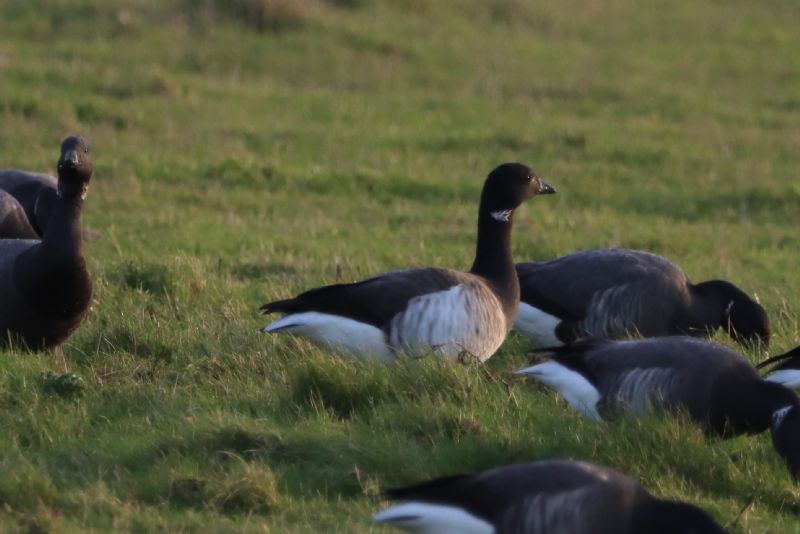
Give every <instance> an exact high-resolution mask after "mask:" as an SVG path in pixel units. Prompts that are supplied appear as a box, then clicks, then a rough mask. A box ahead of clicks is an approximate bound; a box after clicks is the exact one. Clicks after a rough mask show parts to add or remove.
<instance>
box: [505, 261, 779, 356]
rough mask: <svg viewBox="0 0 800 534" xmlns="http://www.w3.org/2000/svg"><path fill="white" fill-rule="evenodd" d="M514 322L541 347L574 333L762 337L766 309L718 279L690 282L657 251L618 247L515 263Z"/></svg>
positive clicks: (758, 339)
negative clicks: (719, 331) (517, 290)
mask: <svg viewBox="0 0 800 534" xmlns="http://www.w3.org/2000/svg"><path fill="white" fill-rule="evenodd" d="M517 273H518V274H519V280H520V290H521V293H520V301H521V302H520V308H519V313H518V314H517V320H516V322H515V323H514V329H515V330H517V331H518V332H520V333H522V334H524V335H525V336H527V337H529V338H532V339H533V340H535V341H536V342H538V343H539V344H540V345H542V346H554V345H559V344H561V343H569V342H571V341H574V340H575V339H578V338H581V337H608V338H624V337H629V336H632V335H634V336H640V337H656V336H669V335H693V336H703V335H710V334H711V333H712V332H713V331H714V330H716V329H717V328H718V327H720V326H721V327H723V328H725V329H726V330H727V331H728V333H729V334H730V336H731V337H732V338H733V339H735V340H736V341H738V342H740V343H744V344H753V343H756V342H761V343H763V344H765V345H766V344H768V343H769V338H770V325H769V318H768V317H767V313H766V311H764V308H762V307H761V305H759V304H758V303H757V302H755V301H754V300H753V299H751V298H750V297H749V296H748V295H747V294H746V293H744V292H743V291H742V290H740V289H739V288H737V287H736V286H734V285H733V284H731V283H730V282H726V281H724V280H710V281H708V282H702V283H700V284H692V283H691V282H690V281H689V278H688V277H687V276H686V273H684V272H683V270H682V269H681V268H680V267H678V266H677V265H675V264H674V263H672V262H671V261H669V260H667V259H666V258H662V257H661V256H656V255H655V254H650V253H649V252H642V251H639V250H629V249H621V248H603V249H596V250H586V251H581V252H574V253H572V254H568V255H566V256H562V257H560V258H556V259H554V260H550V261H545V262H538V263H519V264H517Z"/></svg>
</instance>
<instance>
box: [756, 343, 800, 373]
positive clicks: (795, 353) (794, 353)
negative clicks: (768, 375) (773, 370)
mask: <svg viewBox="0 0 800 534" xmlns="http://www.w3.org/2000/svg"><path fill="white" fill-rule="evenodd" d="M794 358H800V346H797V347H795V348H793V349H792V350H790V351H789V352H784V353H783V354H779V355H777V356H773V357H771V358H767V359H766V360H764V361H763V362H759V363H758V364H757V365H756V369H762V368H764V367H766V366H767V365H770V364H773V363H779V362H783V361H786V360H790V359H794Z"/></svg>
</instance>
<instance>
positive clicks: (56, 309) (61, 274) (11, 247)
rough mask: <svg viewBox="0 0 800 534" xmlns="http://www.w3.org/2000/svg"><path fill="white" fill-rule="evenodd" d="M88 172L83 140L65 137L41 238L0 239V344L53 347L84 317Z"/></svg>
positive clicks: (88, 295)
mask: <svg viewBox="0 0 800 534" xmlns="http://www.w3.org/2000/svg"><path fill="white" fill-rule="evenodd" d="M92 170H93V167H92V160H91V157H90V155H89V147H88V145H87V143H86V141H85V140H84V139H83V138H82V137H79V136H73V137H68V138H67V139H65V140H64V142H63V143H62V144H61V157H60V158H59V160H58V192H57V196H56V197H55V199H53V204H52V211H51V214H50V217H49V220H48V224H47V230H46V231H45V233H44V237H43V238H42V239H41V240H34V239H0V345H7V344H8V343H9V342H11V343H12V344H14V345H15V346H16V345H17V344H21V345H22V346H23V347H25V348H30V349H50V348H53V347H55V346H57V345H58V344H60V343H62V342H63V341H64V340H65V339H67V338H68V337H69V335H70V334H71V333H72V332H73V331H74V330H75V328H77V326H78V324H80V322H81V320H82V319H83V317H84V315H85V314H86V311H87V310H88V308H89V304H90V301H91V296H92V284H91V280H90V279H89V273H88V272H87V270H86V261H85V259H84V256H83V241H82V236H81V229H80V215H81V208H82V206H83V199H84V197H85V196H86V191H87V189H88V187H89V181H90V179H91V176H92Z"/></svg>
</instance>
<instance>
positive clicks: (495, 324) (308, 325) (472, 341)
mask: <svg viewBox="0 0 800 534" xmlns="http://www.w3.org/2000/svg"><path fill="white" fill-rule="evenodd" d="M548 193H555V190H554V189H553V188H552V187H550V186H549V185H548V184H546V183H545V182H544V181H542V180H541V179H540V178H539V177H538V176H537V175H536V174H535V173H534V171H533V170H531V169H530V168H529V167H527V166H525V165H522V164H520V163H505V164H503V165H500V166H499V167H497V168H496V169H494V170H493V171H492V172H491V173H489V176H488V177H487V178H486V183H485V184H484V186H483V192H482V194H481V202H480V208H479V210H478V243H477V251H476V254H475V261H474V263H473V264H472V269H471V270H470V271H469V272H461V271H455V270H451V269H437V268H425V269H410V270H403V271H393V272H388V273H384V274H381V275H378V276H375V277H373V278H369V279H367V280H363V281H361V282H355V283H352V284H335V285H330V286H325V287H320V288H317V289H312V290H310V291H306V292H305V293H302V294H300V295H298V296H297V297H295V298H292V299H287V300H279V301H275V302H270V303H269V304H265V305H264V306H262V307H261V310H262V311H263V312H264V313H275V312H280V313H284V314H286V315H285V316H284V317H283V318H281V319H279V320H277V321H275V322H273V323H271V324H269V325H267V326H265V327H264V328H263V330H262V331H263V332H286V333H289V334H294V335H297V336H302V337H305V338H308V339H309V340H311V341H312V342H314V343H316V344H318V345H320V346H322V347H324V348H328V349H331V350H335V351H341V352H343V353H346V354H348V355H351V356H355V357H358V358H364V357H370V356H372V357H377V358H379V359H381V360H384V361H388V360H391V359H393V358H394V357H395V355H396V353H397V352H404V353H408V354H415V353H420V352H424V351H426V350H433V351H434V352H436V353H438V354H440V355H442V356H447V357H470V358H475V359H477V360H480V361H484V360H486V359H488V358H489V357H490V356H491V355H492V354H494V352H495V351H496V350H497V348H498V347H499V346H500V344H501V343H502V342H503V340H504V339H505V337H506V335H507V334H508V332H509V330H510V329H511V326H512V325H513V324H514V316H515V315H516V313H517V307H518V306H519V282H518V280H517V275H516V272H515V271H514V262H513V259H512V257H511V226H512V221H513V215H514V210H515V209H516V208H517V207H518V206H519V205H520V204H522V203H523V202H524V201H525V200H527V199H529V198H531V197H533V196H535V195H539V194H548Z"/></svg>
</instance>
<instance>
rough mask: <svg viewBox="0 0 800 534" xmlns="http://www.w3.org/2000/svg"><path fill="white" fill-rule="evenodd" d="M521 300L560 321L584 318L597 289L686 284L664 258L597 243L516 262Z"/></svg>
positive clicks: (672, 265)
mask: <svg viewBox="0 0 800 534" xmlns="http://www.w3.org/2000/svg"><path fill="white" fill-rule="evenodd" d="M517 274H518V275H519V282H520V291H521V300H522V301H523V302H526V303H528V304H530V305H532V306H535V307H536V308H539V309H540V310H542V311H544V312H546V313H549V314H551V315H554V316H556V317H559V318H560V319H562V320H565V321H579V320H581V319H584V318H585V317H586V314H587V309H588V308H589V306H590V304H591V303H592V300H593V299H594V298H595V296H596V295H597V294H598V293H601V292H603V291H606V290H609V289H613V288H616V287H621V286H625V285H626V284H631V283H638V284H639V285H640V286H641V287H646V285H647V284H648V283H650V284H654V285H661V286H664V285H675V286H676V287H681V286H683V287H685V286H686V284H687V282H688V280H687V278H686V275H685V274H684V272H683V271H682V270H681V269H680V268H679V267H678V266H677V265H675V264H674V263H672V262H670V261H669V260H667V259H665V258H662V257H660V256H656V255H655V254H650V253H648V252H641V251H636V250H628V249H614V248H611V249H596V250H587V251H581V252H575V253H573V254H568V255H566V256H562V257H560V258H557V259H554V260H550V261H546V262H540V263H518V264H517Z"/></svg>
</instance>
